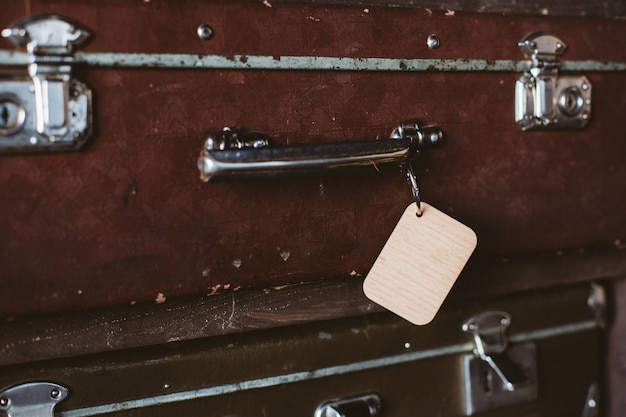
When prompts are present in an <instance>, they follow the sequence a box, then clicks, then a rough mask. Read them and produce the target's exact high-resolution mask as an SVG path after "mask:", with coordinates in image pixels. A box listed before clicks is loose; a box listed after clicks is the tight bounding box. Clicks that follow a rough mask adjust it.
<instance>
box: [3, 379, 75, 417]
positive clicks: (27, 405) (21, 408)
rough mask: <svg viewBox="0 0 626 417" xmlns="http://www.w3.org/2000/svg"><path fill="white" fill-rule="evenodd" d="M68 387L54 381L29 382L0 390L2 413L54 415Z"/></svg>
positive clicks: (24, 416) (31, 416)
mask: <svg viewBox="0 0 626 417" xmlns="http://www.w3.org/2000/svg"><path fill="white" fill-rule="evenodd" d="M65 397H67V388H65V387H63V386H61V385H59V384H55V383H52V382H29V383H26V384H22V385H16V386H14V387H11V388H8V389H6V390H4V391H2V392H0V414H2V413H4V415H7V416H8V417H53V416H54V406H56V405H57V404H58V403H59V402H61V401H63V400H64V399H65Z"/></svg>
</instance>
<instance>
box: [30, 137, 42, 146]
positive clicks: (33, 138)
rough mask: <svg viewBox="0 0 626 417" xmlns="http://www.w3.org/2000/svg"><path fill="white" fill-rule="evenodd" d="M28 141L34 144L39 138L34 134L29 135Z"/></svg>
mask: <svg viewBox="0 0 626 417" xmlns="http://www.w3.org/2000/svg"><path fill="white" fill-rule="evenodd" d="M28 141H29V142H30V144H31V145H36V144H37V142H39V140H38V139H37V138H36V137H35V136H31V137H30V139H28Z"/></svg>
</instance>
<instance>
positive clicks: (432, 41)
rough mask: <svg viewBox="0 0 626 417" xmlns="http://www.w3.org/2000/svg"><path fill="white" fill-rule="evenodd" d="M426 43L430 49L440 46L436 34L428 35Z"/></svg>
mask: <svg viewBox="0 0 626 417" xmlns="http://www.w3.org/2000/svg"><path fill="white" fill-rule="evenodd" d="M426 45H428V47H429V48H430V49H437V48H439V47H440V46H441V41H440V40H439V38H438V37H437V36H436V35H430V36H429V37H428V39H427V40H426Z"/></svg>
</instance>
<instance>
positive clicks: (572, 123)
mask: <svg viewBox="0 0 626 417" xmlns="http://www.w3.org/2000/svg"><path fill="white" fill-rule="evenodd" d="M519 47H520V48H521V49H522V52H524V54H526V55H528V56H530V57H531V59H532V63H531V68H530V70H529V71H528V72H526V73H525V74H524V75H523V76H522V77H521V78H520V79H519V80H517V83H516V85H515V121H516V122H517V123H519V124H520V125H521V126H522V129H523V130H552V129H582V128H584V127H585V126H586V125H587V123H588V122H589V118H590V116H591V83H590V82H589V80H588V79H587V77H584V76H563V75H559V68H560V63H559V61H558V57H559V56H560V55H562V54H563V53H564V52H565V50H566V49H567V45H565V42H563V41H562V40H560V39H559V38H557V37H556V36H554V35H551V34H548V33H544V32H535V33H532V34H530V35H528V36H526V37H525V38H524V39H522V40H521V42H520V43H519Z"/></svg>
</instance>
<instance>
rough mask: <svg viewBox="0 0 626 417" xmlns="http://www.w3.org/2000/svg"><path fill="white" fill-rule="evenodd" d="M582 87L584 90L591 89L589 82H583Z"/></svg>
mask: <svg viewBox="0 0 626 417" xmlns="http://www.w3.org/2000/svg"><path fill="white" fill-rule="evenodd" d="M580 88H582V89H583V90H585V91H587V90H589V84H587V83H583V85H581V86H580Z"/></svg>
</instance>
